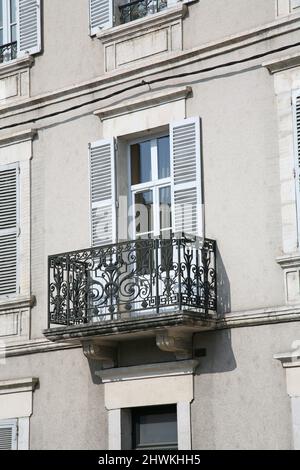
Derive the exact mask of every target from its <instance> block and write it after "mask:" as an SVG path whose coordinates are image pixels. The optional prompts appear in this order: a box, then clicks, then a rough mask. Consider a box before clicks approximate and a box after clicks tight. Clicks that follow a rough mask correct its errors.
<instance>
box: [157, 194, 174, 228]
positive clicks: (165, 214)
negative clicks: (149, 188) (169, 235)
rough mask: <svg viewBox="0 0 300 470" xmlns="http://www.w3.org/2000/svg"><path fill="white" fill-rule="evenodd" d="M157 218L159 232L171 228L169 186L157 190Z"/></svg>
mask: <svg viewBox="0 0 300 470" xmlns="http://www.w3.org/2000/svg"><path fill="white" fill-rule="evenodd" d="M159 216H160V230H164V229H166V228H170V227H172V213H171V188H170V186H166V187H164V188H160V189H159Z"/></svg>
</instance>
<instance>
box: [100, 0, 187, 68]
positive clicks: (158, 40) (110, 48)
mask: <svg viewBox="0 0 300 470" xmlns="http://www.w3.org/2000/svg"><path fill="white" fill-rule="evenodd" d="M186 3H187V2H186ZM186 13H187V6H186V4H185V3H183V2H178V3H176V4H175V5H173V6H171V7H170V8H166V9H165V10H163V11H161V12H159V13H155V14H153V15H149V16H145V17H144V18H140V19H138V20H135V21H132V22H130V23H126V24H122V25H119V26H114V27H112V28H109V29H107V30H104V31H100V32H99V33H97V38H98V39H100V40H101V42H102V44H103V45H104V58H105V72H110V71H112V70H114V69H117V68H119V67H126V66H129V67H132V66H137V65H139V66H140V62H141V61H142V60H144V61H145V60H148V61H149V60H150V61H151V60H153V57H158V56H161V55H164V54H166V53H170V52H176V51H177V52H178V51H181V50H182V19H183V18H184V16H185V15H186Z"/></svg>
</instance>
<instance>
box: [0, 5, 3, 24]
mask: <svg viewBox="0 0 300 470" xmlns="http://www.w3.org/2000/svg"><path fill="white" fill-rule="evenodd" d="M2 26H3V0H0V28H2Z"/></svg>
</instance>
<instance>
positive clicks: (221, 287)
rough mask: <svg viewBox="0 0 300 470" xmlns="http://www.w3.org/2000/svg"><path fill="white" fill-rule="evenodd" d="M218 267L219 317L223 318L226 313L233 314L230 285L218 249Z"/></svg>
mask: <svg viewBox="0 0 300 470" xmlns="http://www.w3.org/2000/svg"><path fill="white" fill-rule="evenodd" d="M216 265H217V312H218V316H219V317H223V316H224V315H225V313H229V312H231V293H230V283H229V279H228V276H227V274H226V269H225V266H224V263H223V260H222V256H221V253H220V251H219V249H218V245H217V249H216Z"/></svg>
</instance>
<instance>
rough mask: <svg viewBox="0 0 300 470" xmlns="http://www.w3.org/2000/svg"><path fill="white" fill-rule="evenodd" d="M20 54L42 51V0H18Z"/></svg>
mask: <svg viewBox="0 0 300 470" xmlns="http://www.w3.org/2000/svg"><path fill="white" fill-rule="evenodd" d="M17 18H18V56H19V57H20V56H22V55H25V54H37V53H38V52H40V51H41V0H18V1H17Z"/></svg>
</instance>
